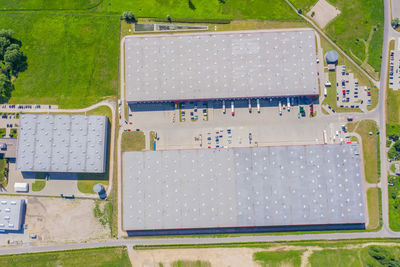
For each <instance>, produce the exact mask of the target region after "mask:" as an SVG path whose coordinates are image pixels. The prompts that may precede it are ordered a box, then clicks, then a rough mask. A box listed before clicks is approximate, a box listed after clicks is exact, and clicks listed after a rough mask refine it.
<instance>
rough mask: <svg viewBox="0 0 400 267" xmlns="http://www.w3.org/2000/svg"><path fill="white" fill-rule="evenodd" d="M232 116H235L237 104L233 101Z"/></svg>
mask: <svg viewBox="0 0 400 267" xmlns="http://www.w3.org/2000/svg"><path fill="white" fill-rule="evenodd" d="M231 109H232V116H235V103H233V101H231Z"/></svg>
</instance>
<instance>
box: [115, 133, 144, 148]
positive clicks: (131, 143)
mask: <svg viewBox="0 0 400 267" xmlns="http://www.w3.org/2000/svg"><path fill="white" fill-rule="evenodd" d="M145 139H146V138H145V136H144V133H143V132H124V133H123V134H122V140H121V149H122V152H126V151H141V150H144V149H145V148H146V143H145V142H146V141H145Z"/></svg>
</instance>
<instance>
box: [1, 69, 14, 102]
mask: <svg viewBox="0 0 400 267" xmlns="http://www.w3.org/2000/svg"><path fill="white" fill-rule="evenodd" d="M13 89H14V86H13V85H12V83H11V81H10V79H9V78H8V77H7V76H6V75H5V74H4V73H0V99H1V101H2V102H4V101H5V100H7V99H8V98H9V97H10V96H11V91H12V90H13Z"/></svg>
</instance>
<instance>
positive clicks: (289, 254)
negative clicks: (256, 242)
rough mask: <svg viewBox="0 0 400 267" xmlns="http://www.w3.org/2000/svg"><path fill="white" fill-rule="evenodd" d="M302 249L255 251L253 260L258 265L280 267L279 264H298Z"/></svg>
mask: <svg viewBox="0 0 400 267" xmlns="http://www.w3.org/2000/svg"><path fill="white" fill-rule="evenodd" d="M302 253H303V251H299V250H291V251H279V252H264V251H262V252H256V253H254V254H253V260H254V261H256V262H257V263H258V264H259V265H260V266H263V267H264V266H265V267H266V266H268V267H280V266H300V264H301V254H302Z"/></svg>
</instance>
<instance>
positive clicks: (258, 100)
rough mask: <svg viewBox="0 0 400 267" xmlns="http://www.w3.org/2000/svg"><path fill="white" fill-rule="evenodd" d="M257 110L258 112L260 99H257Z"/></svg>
mask: <svg viewBox="0 0 400 267" xmlns="http://www.w3.org/2000/svg"><path fill="white" fill-rule="evenodd" d="M257 112H258V113H260V99H257Z"/></svg>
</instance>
